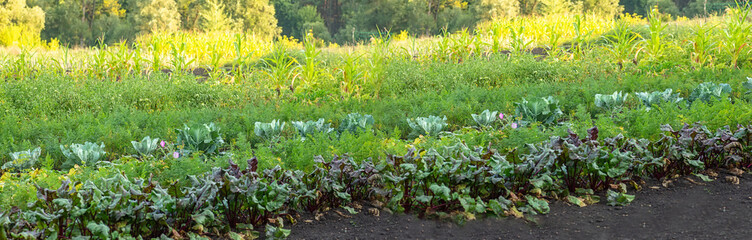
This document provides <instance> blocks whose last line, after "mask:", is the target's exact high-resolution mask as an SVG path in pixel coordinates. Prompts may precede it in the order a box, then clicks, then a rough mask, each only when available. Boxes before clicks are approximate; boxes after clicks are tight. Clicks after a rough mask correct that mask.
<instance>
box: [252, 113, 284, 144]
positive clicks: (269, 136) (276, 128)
mask: <svg viewBox="0 0 752 240" xmlns="http://www.w3.org/2000/svg"><path fill="white" fill-rule="evenodd" d="M283 130H285V122H282V121H279V120H277V119H275V120H272V122H270V123H262V122H256V123H255V125H254V127H253V132H254V133H255V134H256V136H258V137H260V138H262V139H264V140H266V141H268V142H278V141H279V140H280V138H281V137H280V136H281V135H282V131H283Z"/></svg>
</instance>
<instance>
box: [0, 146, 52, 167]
mask: <svg viewBox="0 0 752 240" xmlns="http://www.w3.org/2000/svg"><path fill="white" fill-rule="evenodd" d="M41 154H42V148H40V147H37V148H35V149H33V150H32V149H29V150H26V151H20V152H14V153H10V159H11V160H10V161H9V162H6V163H5V164H3V166H2V168H0V169H2V170H5V171H11V170H15V171H23V170H26V169H30V168H32V167H34V165H36V164H37V162H39V156H40V155H41Z"/></svg>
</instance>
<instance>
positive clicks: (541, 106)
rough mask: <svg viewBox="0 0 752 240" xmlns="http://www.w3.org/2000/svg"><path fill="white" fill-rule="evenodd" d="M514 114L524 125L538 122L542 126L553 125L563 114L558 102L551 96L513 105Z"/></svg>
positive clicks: (524, 100)
mask: <svg viewBox="0 0 752 240" xmlns="http://www.w3.org/2000/svg"><path fill="white" fill-rule="evenodd" d="M514 105H515V106H516V108H515V110H514V112H515V115H517V117H520V118H521V119H522V120H521V121H520V123H522V124H524V125H526V124H530V123H533V122H540V123H542V124H544V125H553V124H555V123H556V122H557V121H558V120H559V118H561V116H563V115H564V113H563V112H562V111H561V109H560V108H559V101H558V100H556V99H554V97H552V96H548V97H543V98H539V99H535V100H532V101H527V100H526V99H524V98H523V99H522V102H519V103H515V104H514Z"/></svg>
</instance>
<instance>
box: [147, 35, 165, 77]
mask: <svg viewBox="0 0 752 240" xmlns="http://www.w3.org/2000/svg"><path fill="white" fill-rule="evenodd" d="M162 44H163V43H162V41H161V40H159V38H153V39H152V41H151V42H150V45H149V50H150V51H151V60H150V61H149V62H150V63H151V66H150V67H151V71H152V72H159V71H161V70H162Z"/></svg>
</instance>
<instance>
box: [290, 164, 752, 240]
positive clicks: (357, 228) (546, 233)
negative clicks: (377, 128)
mask: <svg viewBox="0 0 752 240" xmlns="http://www.w3.org/2000/svg"><path fill="white" fill-rule="evenodd" d="M726 176H731V175H730V174H728V173H723V172H722V173H721V174H720V176H719V177H718V178H717V179H716V180H714V181H713V182H707V183H706V182H703V181H702V180H700V179H698V178H695V177H689V178H688V177H681V178H679V179H677V180H675V181H673V182H672V183H671V184H668V188H666V187H663V186H662V184H661V183H659V182H656V181H653V182H648V183H647V184H646V185H644V188H643V190H642V191H639V192H637V193H636V195H637V196H636V198H635V200H634V202H632V204H630V205H628V206H623V207H614V206H608V205H606V204H605V203H598V204H594V205H590V206H586V207H577V206H574V205H572V204H568V203H566V202H564V201H551V212H550V213H549V214H547V215H538V216H535V217H534V219H535V220H536V221H537V223H536V222H530V221H525V220H522V219H515V218H514V217H507V218H495V217H488V218H483V219H478V220H474V221H468V222H466V223H464V224H457V223H456V222H452V221H446V220H436V219H419V218H417V217H416V216H414V215H409V214H389V213H386V212H384V211H380V215H379V216H373V215H370V214H369V213H368V211H367V210H360V211H359V213H358V214H355V215H349V214H347V211H346V210H342V209H340V210H338V211H339V212H340V213H343V214H344V216H342V215H339V214H338V213H336V212H334V211H329V212H327V213H326V214H324V215H323V217H320V221H316V220H313V217H314V216H312V215H305V216H303V218H301V219H300V220H299V222H298V223H297V224H295V225H293V226H292V234H291V235H290V239H744V238H747V237H748V236H749V235H750V234H752V229H750V228H748V227H747V226H749V225H750V224H751V223H752V219H751V218H750V215H752V181H749V180H750V179H752V176H750V175H748V174H743V175H742V176H741V177H739V178H740V179H741V181H740V184H738V185H735V184H732V183H729V182H726V181H725V180H724V179H725V177H726ZM688 179H691V180H688ZM363 205H364V209H367V208H368V205H367V204H363ZM306 220H309V221H306Z"/></svg>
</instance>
